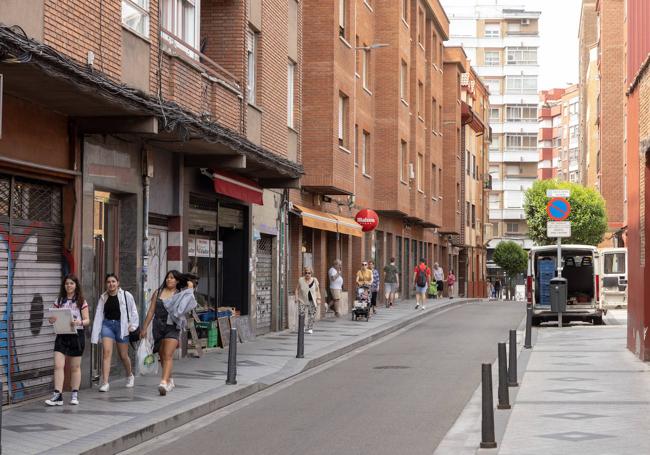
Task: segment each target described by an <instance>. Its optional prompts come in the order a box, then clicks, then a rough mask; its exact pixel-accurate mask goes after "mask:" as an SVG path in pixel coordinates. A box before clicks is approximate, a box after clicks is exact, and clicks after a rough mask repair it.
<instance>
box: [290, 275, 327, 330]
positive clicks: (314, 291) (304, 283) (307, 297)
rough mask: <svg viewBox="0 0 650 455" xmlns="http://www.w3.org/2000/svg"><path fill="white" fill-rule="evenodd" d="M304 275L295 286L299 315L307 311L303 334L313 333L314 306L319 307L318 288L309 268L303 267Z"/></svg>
mask: <svg viewBox="0 0 650 455" xmlns="http://www.w3.org/2000/svg"><path fill="white" fill-rule="evenodd" d="M303 273H304V275H303V276H301V277H300V278H299V279H298V286H296V298H297V299H298V305H299V310H300V314H305V309H307V326H306V327H305V332H307V333H314V318H315V317H316V306H317V305H320V299H321V296H320V286H319V284H318V280H317V279H316V278H314V276H313V275H314V271H313V270H312V268H311V267H305V269H304V272H303Z"/></svg>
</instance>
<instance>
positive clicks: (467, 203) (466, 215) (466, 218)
mask: <svg viewBox="0 0 650 455" xmlns="http://www.w3.org/2000/svg"><path fill="white" fill-rule="evenodd" d="M469 207H470V205H469V202H466V203H465V225H466V226H467V227H469V223H470V221H471V219H470V218H471V217H470V208H469Z"/></svg>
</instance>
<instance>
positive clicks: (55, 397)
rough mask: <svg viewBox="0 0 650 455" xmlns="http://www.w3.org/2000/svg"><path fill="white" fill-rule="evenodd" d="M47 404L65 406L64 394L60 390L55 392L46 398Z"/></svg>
mask: <svg viewBox="0 0 650 455" xmlns="http://www.w3.org/2000/svg"><path fill="white" fill-rule="evenodd" d="M45 404H46V405H48V406H63V395H62V394H60V393H59V392H54V393H53V394H52V398H50V399H49V400H45Z"/></svg>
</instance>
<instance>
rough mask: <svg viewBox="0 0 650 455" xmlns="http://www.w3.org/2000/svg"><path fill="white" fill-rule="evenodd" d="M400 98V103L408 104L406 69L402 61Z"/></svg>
mask: <svg viewBox="0 0 650 455" xmlns="http://www.w3.org/2000/svg"><path fill="white" fill-rule="evenodd" d="M400 96H401V97H402V101H407V102H408V67H407V66H406V62H405V61H404V60H402V66H401V68H400Z"/></svg>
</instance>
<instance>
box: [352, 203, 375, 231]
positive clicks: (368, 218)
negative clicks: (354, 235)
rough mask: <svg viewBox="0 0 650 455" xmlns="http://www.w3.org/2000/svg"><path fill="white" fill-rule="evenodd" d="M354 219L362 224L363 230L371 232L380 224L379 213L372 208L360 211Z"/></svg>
mask: <svg viewBox="0 0 650 455" xmlns="http://www.w3.org/2000/svg"><path fill="white" fill-rule="evenodd" d="M354 220H355V221H356V222H357V223H358V224H359V225H360V226H361V230H362V231H363V232H370V231H372V230H373V229H375V228H376V227H377V226H378V225H379V215H377V212H375V211H374V210H371V209H363V210H361V211H359V213H357V215H356V216H355V217H354Z"/></svg>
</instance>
